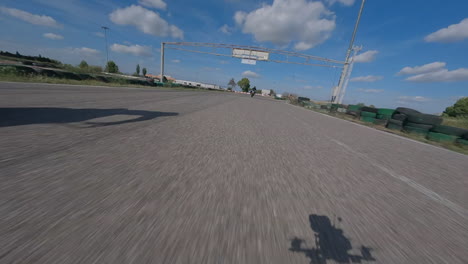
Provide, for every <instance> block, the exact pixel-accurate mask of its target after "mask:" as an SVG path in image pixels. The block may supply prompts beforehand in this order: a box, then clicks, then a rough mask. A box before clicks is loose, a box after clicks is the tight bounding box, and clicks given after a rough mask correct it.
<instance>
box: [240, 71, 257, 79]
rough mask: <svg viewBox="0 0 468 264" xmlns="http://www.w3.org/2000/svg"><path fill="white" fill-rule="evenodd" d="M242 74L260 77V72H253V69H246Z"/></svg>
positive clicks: (249, 76) (248, 76)
mask: <svg viewBox="0 0 468 264" xmlns="http://www.w3.org/2000/svg"><path fill="white" fill-rule="evenodd" d="M242 76H243V77H247V78H259V77H260V75H259V74H258V73H256V72H253V71H245V72H243V73H242Z"/></svg>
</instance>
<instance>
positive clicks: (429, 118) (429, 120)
mask: <svg viewBox="0 0 468 264" xmlns="http://www.w3.org/2000/svg"><path fill="white" fill-rule="evenodd" d="M408 122H411V123H417V124H426V125H440V124H442V117H440V116H436V115H428V114H409V115H408Z"/></svg>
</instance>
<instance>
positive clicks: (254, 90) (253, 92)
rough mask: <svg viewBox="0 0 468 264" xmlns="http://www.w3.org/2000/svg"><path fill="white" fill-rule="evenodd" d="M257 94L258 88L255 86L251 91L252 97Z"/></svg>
mask: <svg viewBox="0 0 468 264" xmlns="http://www.w3.org/2000/svg"><path fill="white" fill-rule="evenodd" d="M256 92H257V87H256V86H254V87H253V88H252V90H250V97H253V96H254V95H255V93H256Z"/></svg>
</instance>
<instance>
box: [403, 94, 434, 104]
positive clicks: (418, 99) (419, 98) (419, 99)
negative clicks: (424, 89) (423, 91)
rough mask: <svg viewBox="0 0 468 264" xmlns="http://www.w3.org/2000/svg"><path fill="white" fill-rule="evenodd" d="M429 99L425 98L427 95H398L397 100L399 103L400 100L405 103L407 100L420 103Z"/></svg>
mask: <svg viewBox="0 0 468 264" xmlns="http://www.w3.org/2000/svg"><path fill="white" fill-rule="evenodd" d="M429 101H431V99H430V98H427V97H424V96H400V97H398V102H399V103H402V102H405V103H408V102H419V103H422V102H429Z"/></svg>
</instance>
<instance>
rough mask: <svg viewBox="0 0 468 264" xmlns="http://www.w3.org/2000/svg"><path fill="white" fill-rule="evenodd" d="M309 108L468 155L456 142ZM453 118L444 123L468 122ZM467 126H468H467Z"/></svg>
mask: <svg viewBox="0 0 468 264" xmlns="http://www.w3.org/2000/svg"><path fill="white" fill-rule="evenodd" d="M307 109H309V110H312V111H315V112H318V113H322V114H326V115H329V116H333V117H337V118H340V119H344V120H347V121H350V122H353V123H357V124H360V125H364V126H367V127H372V128H374V129H378V130H380V131H385V132H387V133H391V134H394V135H399V136H402V137H406V138H410V139H413V140H416V141H420V142H423V143H426V144H431V145H434V146H438V147H442V148H445V149H449V150H452V151H455V152H458V153H462V154H465V155H468V147H466V146H465V147H463V146H458V145H456V144H453V143H448V142H447V143H442V142H435V141H431V140H428V139H427V138H425V137H424V136H422V135H416V134H410V133H406V132H403V131H397V130H391V129H388V128H386V127H384V126H379V125H375V124H372V123H367V122H363V121H361V120H359V119H357V118H354V117H353V116H351V115H347V114H344V113H330V112H329V111H328V110H321V109H311V108H307ZM451 119H456V118H444V125H450V126H455V125H453V122H457V124H458V125H460V123H462V124H465V122H468V121H467V120H466V119H465V120H463V119H456V120H451ZM458 127H460V126H458ZM465 128H468V127H465Z"/></svg>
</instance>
